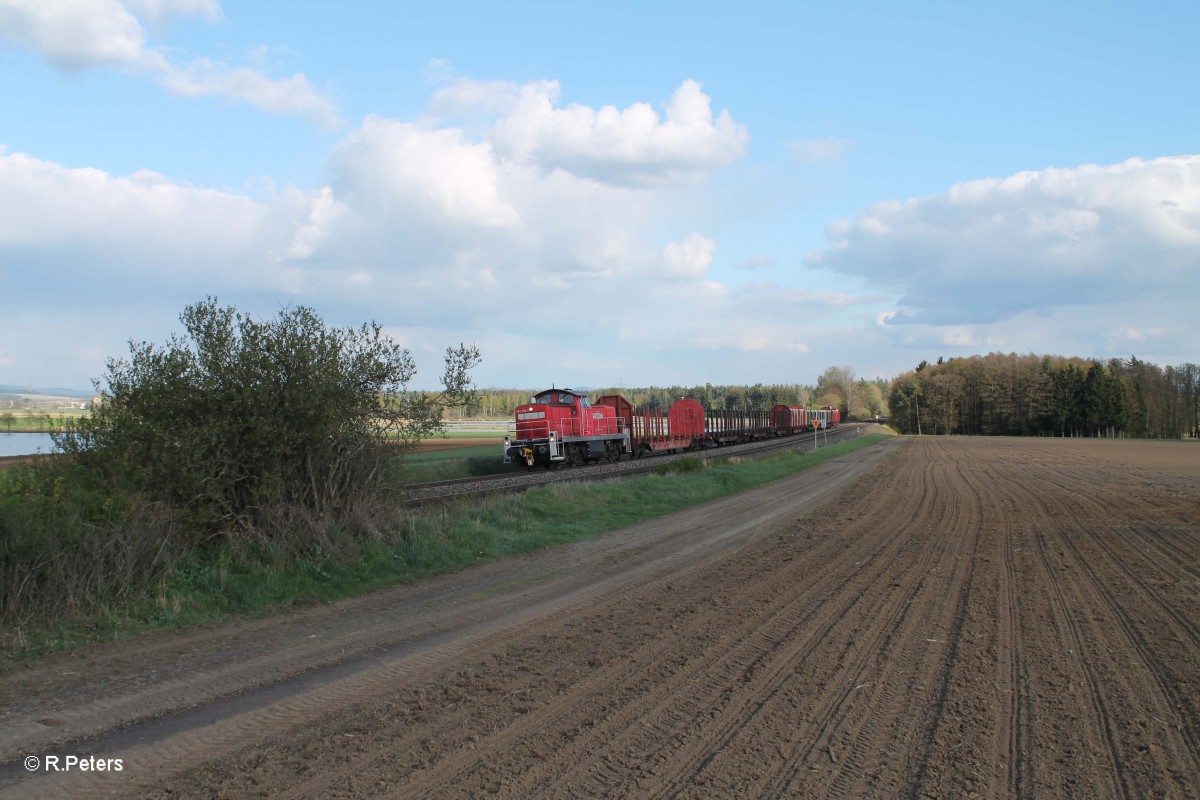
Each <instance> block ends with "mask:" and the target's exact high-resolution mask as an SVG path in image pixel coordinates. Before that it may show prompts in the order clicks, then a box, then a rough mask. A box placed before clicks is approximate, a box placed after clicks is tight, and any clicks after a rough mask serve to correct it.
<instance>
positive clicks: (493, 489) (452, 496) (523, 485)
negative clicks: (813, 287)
mask: <svg viewBox="0 0 1200 800" xmlns="http://www.w3.org/2000/svg"><path fill="white" fill-rule="evenodd" d="M863 427H864V426H863V425H861V424H849V425H840V426H838V427H837V428H834V429H833V430H828V431H812V432H809V433H802V434H799V435H797V436H785V437H780V438H777V439H764V440H761V441H757V442H748V443H746V444H738V445H727V446H724V447H712V448H708V449H704V450H691V451H684V452H679V453H669V454H662V455H655V456H644V457H642V458H635V459H623V460H621V461H617V462H613V463H598V464H587V465H584V466H579V467H571V468H565V467H564V468H561V469H550V470H541V469H539V470H532V471H524V470H521V469H519V468H517V469H514V470H513V471H511V472H502V473H497V474H495V475H484V476H480V477H472V478H456V479H453V480H447V481H432V482H430V483H415V484H412V485H411V486H409V487H408V489H407V494H408V500H407V505H408V506H409V507H419V506H425V505H436V504H438V503H445V502H450V501H453V500H470V499H475V498H480V497H486V496H488V495H494V494H515V493H518V492H524V491H528V490H529V489H532V488H535V487H537V486H546V485H548V484H552V483H582V482H586V481H603V480H616V479H621V478H632V477H635V476H637V475H645V474H647V473H649V472H650V471H652V470H653V469H654V468H655V467H656V466H661V465H662V464H669V463H670V462H671V461H675V460H678V459H680V458H685V457H691V458H703V459H721V458H733V457H738V458H755V457H758V456H763V455H767V454H769V453H774V452H780V451H783V450H793V449H797V448H803V449H806V450H810V449H815V448H819V447H825V446H826V445H827V444H835V443H837V442H841V441H847V440H849V439H853V438H855V437H857V436H859V435H860V434H861V433H862V430H863Z"/></svg>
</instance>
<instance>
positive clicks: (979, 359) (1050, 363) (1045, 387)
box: [888, 353, 1200, 439]
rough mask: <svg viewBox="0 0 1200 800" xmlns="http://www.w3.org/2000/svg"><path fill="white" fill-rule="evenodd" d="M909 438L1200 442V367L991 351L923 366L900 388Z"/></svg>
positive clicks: (896, 409) (896, 411)
mask: <svg viewBox="0 0 1200 800" xmlns="http://www.w3.org/2000/svg"><path fill="white" fill-rule="evenodd" d="M888 400H889V405H890V410H891V423H892V425H893V426H895V427H896V428H897V429H898V430H899V431H900V432H902V433H924V434H968V435H983V436H992V435H998V436H1039V435H1040V436H1047V435H1050V436H1098V437H1136V438H1153V439H1178V438H1182V437H1185V436H1188V437H1192V438H1197V437H1200V367H1197V365H1195V364H1182V365H1180V366H1177V367H1170V366H1168V367H1158V366H1157V365H1154V364H1150V363H1147V362H1145V361H1140V360H1138V359H1137V358H1130V359H1128V360H1121V359H1115V358H1114V359H1109V360H1108V361H1103V362H1102V361H1099V360H1091V361H1088V360H1084V359H1079V358H1062V357H1059V356H1037V355H1016V354H1008V355H1004V354H1002V353H991V354H989V355H986V356H972V357H971V358H952V359H950V360H948V361H941V360H939V361H938V363H936V364H929V363H926V362H922V363H921V364H919V365H918V366H917V368H916V369H915V370H913V371H911V372H906V373H904V374H903V375H900V376H899V377H897V378H896V379H894V380H893V381H892V385H891V392H890V394H889V397H888Z"/></svg>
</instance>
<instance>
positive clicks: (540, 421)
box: [504, 389, 842, 469]
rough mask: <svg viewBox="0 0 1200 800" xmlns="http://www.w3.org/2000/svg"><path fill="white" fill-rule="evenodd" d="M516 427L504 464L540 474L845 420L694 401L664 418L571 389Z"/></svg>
mask: <svg viewBox="0 0 1200 800" xmlns="http://www.w3.org/2000/svg"><path fill="white" fill-rule="evenodd" d="M515 421H516V427H515V431H514V433H513V435H512V436H505V437H504V463H505V464H524V465H525V466H526V467H528V468H530V469H532V468H533V467H535V466H539V465H540V466H543V467H551V466H554V465H556V464H586V463H587V462H589V461H600V460H606V461H616V460H618V459H620V458H621V457H622V456H625V455H629V456H631V457H639V456H643V455H647V454H650V453H661V452H677V451H681V450H696V449H699V448H702V447H717V446H720V445H727V444H738V443H741V442H750V441H754V440H756V439H766V438H770V437H774V436H788V435H791V434H794V433H801V432H803V431H813V430H819V429H821V428H832V427H833V426H835V425H838V424H840V423H841V421H842V415H841V412H840V410H839V409H836V408H833V407H831V406H826V407H824V408H815V409H806V408H803V407H801V406H786V405H776V406H773V407H771V408H770V409H756V408H751V409H720V410H712V411H707V410H705V408H704V406H702V405H701V404H700V403H699V402H698V401H696V400H693V399H691V398H684V399H681V400H676V401H675V403H674V404H672V406H671V407H670V408H669V409H667V410H666V411H665V412H664V411H663V410H662V409H660V408H634V407H633V406H632V405H631V404H630V403H629V401H627V400H626V399H625V398H624V397H621V396H620V395H615V394H610V395H604V396H603V397H600V398H599V399H597V400H596V402H595V403H593V402H591V401H590V400H589V398H588V396H587V395H586V394H583V393H580V392H576V391H573V390H571V389H547V390H545V391H543V392H539V393H538V394H536V395H534V396H533V398H531V399H530V401H529V404H528V405H523V406H518V407H517V410H516V420H515Z"/></svg>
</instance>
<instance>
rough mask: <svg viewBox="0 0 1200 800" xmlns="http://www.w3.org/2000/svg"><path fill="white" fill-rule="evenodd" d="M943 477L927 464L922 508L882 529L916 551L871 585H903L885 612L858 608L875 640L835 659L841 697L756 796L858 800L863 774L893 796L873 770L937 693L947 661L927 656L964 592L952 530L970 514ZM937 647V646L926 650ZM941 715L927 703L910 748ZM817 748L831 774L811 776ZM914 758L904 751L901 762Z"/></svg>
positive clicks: (857, 638) (953, 622) (951, 643)
mask: <svg viewBox="0 0 1200 800" xmlns="http://www.w3.org/2000/svg"><path fill="white" fill-rule="evenodd" d="M945 477H946V476H945V474H944V467H943V465H940V464H936V463H935V462H933V461H930V462H928V463H926V464H925V465H924V469H923V470H922V472H921V475H920V478H921V484H920V486H921V495H922V497H923V499H924V501H925V502H924V504H923V507H922V508H920V509H918V511H917V513H915V514H913V515H912V516H910V517H908V518H907V519H903V520H901V521H899V524H897V525H896V526H895V528H892V527H891V526H888V527H887V528H886V529H888V530H894V531H895V534H894V539H895V540H896V541H901V542H906V543H909V544H913V543H916V545H915V546H916V548H917V552H918V555H917V557H916V558H915V559H914V560H913V561H912V563H911V564H903V563H897V562H893V564H892V565H890V566H891V567H892V568H893V569H894V572H895V573H898V574H891V575H888V576H880V577H881V578H883V580H876V581H872V584H874V583H876V582H878V583H883V582H884V581H890V586H892V587H898V586H901V585H902V583H908V584H909V585H908V586H906V587H905V591H903V592H900V593H896V596H894V597H893V598H891V599H890V600H889V605H890V606H891V608H892V609H893V613H892V614H891V615H880V614H878V613H877V612H873V610H871V609H864V611H865V615H864V616H865V618H867V619H875V620H877V622H876V624H875V626H874V627H875V628H876V629H877V630H878V632H879V635H877V636H875V637H874V640H873V641H871V643H870V646H868V647H863V648H861V651H862V655H861V656H860V657H859V658H857V659H854V660H850V659H847V658H842V659H839V661H841V662H842V663H844V664H845V665H846V667H847V669H845V670H843V674H840V675H835V676H832V678H831V680H830V683H831V685H833V686H837V687H839V688H840V689H841V691H840V692H839V693H837V694H838V695H839V696H837V697H836V703H835V704H833V705H831V707H830V712H829V713H828V715H827V716H826V721H825V722H824V724H822V725H820V726H819V727H818V729H817V730H816V732H815V735H813V736H810V737H809V738H810V742H809V744H808V746H807V747H806V748H804V749H802V750H800V751H799V752H800V757H799V758H797V759H796V763H795V765H794V766H793V767H791V768H790V769H788V770H786V771H785V772H784V773H783V774H782V775H781V776H780V777H779V778H778V779H776V780H774V781H772V782H770V783H768V784H767V785H766V786H764V787H763V792H762V794H764V795H775V796H790V795H791V794H793V793H796V792H800V791H803V792H804V793H805V794H806V795H808V796H822V795H824V796H831V797H846V796H857V795H860V794H861V793H862V792H863V791H864V790H866V789H867V788H868V787H867V786H866V785H865V784H864V782H863V781H862V778H863V776H864V775H872V776H876V785H875V786H874V787H873V788H874V790H876V791H879V790H881V789H884V788H886V789H887V791H888V792H889V793H899V791H898V790H899V789H900V786H899V784H898V782H897V781H898V780H899V775H894V776H893V778H892V780H891V783H890V784H888V785H886V786H879V785H878V781H880V780H882V779H881V778H879V777H878V775H877V773H878V772H879V771H880V769H881V767H882V766H883V764H884V762H885V760H886V754H887V753H888V751H889V750H890V749H892V748H894V746H895V741H894V738H892V737H893V736H894V731H895V729H896V728H897V727H898V726H899V724H900V720H902V719H906V718H907V719H921V717H922V714H921V713H919V710H918V708H916V707H915V705H916V704H914V703H913V700H912V699H913V698H918V697H922V696H923V695H928V694H930V693H931V692H932V693H933V694H934V695H935V697H936V696H937V694H938V692H937V689H936V687H938V686H939V685H941V684H942V683H943V682H944V679H945V674H946V672H945V663H946V662H945V661H942V660H939V659H937V658H930V657H929V656H930V652H929V651H935V652H936V651H939V650H945V651H946V652H953V649H954V647H955V641H956V638H957V635H956V631H957V629H958V626H957V620H958V618H959V616H960V612H959V609H960V606H961V594H962V592H961V591H960V590H961V589H963V588H965V586H966V584H965V583H964V582H963V575H964V570H963V567H964V565H965V564H966V563H967V561H965V560H964V559H963V558H962V555H963V553H962V552H961V551H960V548H959V546H958V543H956V542H955V541H954V540H953V539H954V537H953V533H954V532H955V531H956V530H958V529H959V528H961V527H962V526H963V525H964V524H966V520H965V519H964V515H969V514H970V513H971V510H970V508H964V507H963V505H962V504H961V503H960V502H959V500H960V498H959V497H958V496H957V495H956V494H954V493H947V492H945V491H944V490H943V488H942V487H943V486H945V485H946V481H945ZM910 480H911V478H910ZM931 518H933V519H937V520H938V522H937V524H936V525H934V526H931V527H930V528H929V529H923V528H924V526H923V523H925V522H926V521H928V520H929V519H931ZM914 522H915V523H916V524H914ZM942 564H949V565H950V566H952V567H953V570H952V572H951V573H950V574H949V575H948V576H945V577H943V576H942V575H941V569H942V567H941V565H942ZM906 576H908V580H907V581H906V580H905V577H906ZM917 576H919V577H917ZM943 630H944V631H947V633H946V638H945V639H944V640H938V639H936V638H935V636H934V635H932V634H933V632H935V631H943ZM922 634H925V635H922ZM861 638H862V635H861V633H859V632H854V633H853V634H852V635H851V637H850V640H851V641H852V642H856V643H859V642H861ZM943 644H944V645H945V647H942V648H939V647H930V645H943ZM867 678H871V680H867ZM922 687H925V688H922ZM863 690H866V691H863ZM860 692H861V694H860ZM939 716H940V710H939V708H938V703H937V701H936V700H935V702H934V703H933V704H932V705H931V706H927V707H926V711H925V713H924V719H923V720H921V722H919V723H917V724H915V725H914V730H917V731H924V732H925V733H924V734H921V735H918V736H916V737H915V738H914V742H916V744H915V747H914V748H912V749H916V750H919V749H920V748H923V747H924V743H923V741H922V740H923V739H925V738H927V735H928V731H929V730H930V729H931V728H932V727H933V726H934V725H936V724H937V720H938V718H939ZM834 744H836V745H837V749H836V752H835V749H834ZM822 745H824V747H825V752H826V753H827V755H828V757H829V761H830V768H829V769H827V770H813V768H812V767H811V764H812V763H813V760H814V756H816V755H819V754H820V753H821V749H822ZM913 758H914V755H913V754H912V753H910V756H909V760H912V759H913ZM802 765H803V766H804V767H805V768H806V769H802ZM806 770H807V774H806Z"/></svg>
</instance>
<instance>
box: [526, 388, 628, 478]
mask: <svg viewBox="0 0 1200 800" xmlns="http://www.w3.org/2000/svg"><path fill="white" fill-rule="evenodd" d="M516 415H517V428H516V433H515V435H514V436H513V437H512V438H511V439H510V438H509V437H508V436H505V437H504V463H505V464H510V463H517V462H521V463H524V464H525V466H527V467H533V465H534V464H541V465H542V466H545V467H549V466H551V465H552V464H554V463H557V462H565V463H568V464H583V463H585V462H587V461H590V460H593V459H600V458H607V459H608V460H609V461H616V460H617V459H618V458H620V457H621V453H629V452H632V451H631V450H630V442H629V429H628V428H627V427H626V426H625V424H624V420H621V419H619V418H618V417H617V414H616V410H615V409H614V408H613V407H612V406H608V405H595V406H593V405H592V404H591V403H590V402H588V398H587V395H583V394H580V393H579V392H574V391H571V390H570V389H547V390H546V391H544V392H541V393H539V394H537V395H535V396H534V397H533V399H532V400H530V401H529V405H527V406H518V407H517V412H516Z"/></svg>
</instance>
